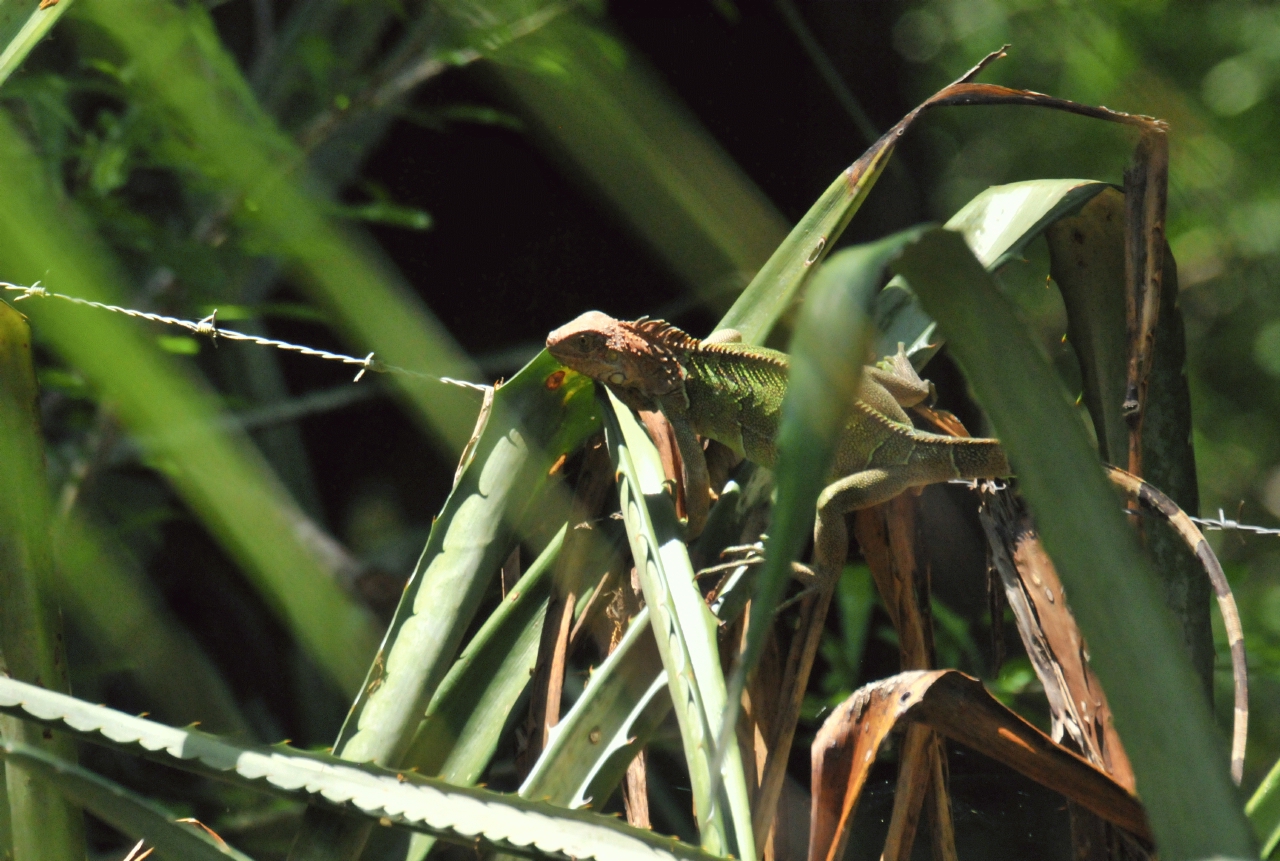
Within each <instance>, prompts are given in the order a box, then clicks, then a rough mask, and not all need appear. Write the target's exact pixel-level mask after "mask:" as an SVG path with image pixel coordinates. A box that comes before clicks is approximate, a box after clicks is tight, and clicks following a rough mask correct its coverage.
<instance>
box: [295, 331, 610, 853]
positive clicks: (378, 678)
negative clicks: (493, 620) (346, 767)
mask: <svg viewBox="0 0 1280 861" xmlns="http://www.w3.org/2000/svg"><path fill="white" fill-rule="evenodd" d="M591 391H592V384H591V380H590V379H588V378H587V377H584V376H582V375H580V374H576V373H574V372H572V371H568V370H566V369H564V368H562V367H561V366H560V364H559V363H558V362H557V361H556V360H555V359H553V358H551V355H550V354H549V353H547V352H545V351H544V352H542V353H541V354H539V355H538V356H537V357H536V358H535V359H534V360H533V361H532V362H530V363H529V364H528V365H526V366H525V367H524V368H523V369H522V370H521V371H520V372H519V373H517V374H516V375H515V376H514V377H512V379H511V380H510V382H508V383H507V384H506V385H504V386H502V387H501V388H499V389H498V390H497V391H496V392H495V393H494V396H493V408H492V411H491V413H490V414H489V416H488V417H487V419H485V420H484V422H483V427H482V428H479V429H478V430H477V436H476V438H475V443H474V445H473V446H472V447H471V448H470V449H469V451H468V454H467V457H466V459H465V461H464V464H463V466H462V468H461V469H460V471H459V474H458V478H457V481H456V483H455V485H454V488H453V491H452V492H451V493H450V494H449V498H448V499H447V500H446V501H445V504H444V507H443V509H441V512H440V514H439V516H438V517H437V518H436V520H435V523H434V524H432V527H431V535H430V537H429V538H428V539H427V546H426V548H425V549H424V550H423V553H422V557H421V558H420V559H419V560H418V564H417V566H416V567H415V569H414V572H413V574H412V576H411V577H410V579H409V583H408V585H406V586H405V591H404V594H403V595H402V596H401V598H400V604H399V606H398V607H397V609H396V613H395V616H394V618H393V619H392V621H391V626H390V628H389V629H388V630H387V635H386V637H385V639H384V640H383V643H382V646H381V647H380V649H379V650H378V654H377V656H376V657H375V658H374V661H373V665H372V667H371V668H370V669H369V675H368V677H367V679H366V681H365V684H364V687H363V688H362V689H361V692H360V695H359V697H358V698H357V699H356V701H355V704H354V705H353V706H352V707H351V712H350V713H349V714H348V715H347V719H346V722H345V723H344V724H343V727H342V731H341V733H340V734H339V736H338V741H337V743H336V744H335V745H334V752H335V753H337V754H338V755H339V756H341V757H342V758H343V759H348V760H352V761H356V762H376V763H378V764H380V765H388V766H399V765H400V764H401V763H402V762H403V757H404V756H405V754H406V752H407V751H408V749H409V746H410V744H411V743H412V742H413V738H414V734H415V732H416V731H417V729H418V725H419V723H420V722H421V721H422V718H423V715H424V714H425V713H426V711H427V708H428V706H429V705H430V703H431V700H432V698H433V697H434V696H435V693H436V689H437V686H438V685H439V684H440V683H441V681H442V680H443V679H444V677H445V674H446V673H447V672H448V670H449V668H450V665H451V664H452V662H453V659H454V657H455V655H456V654H457V652H458V648H459V647H460V646H461V643H462V637H463V635H464V634H465V633H466V630H467V628H468V626H469V625H470V624H471V620H472V618H473V617H474V615H475V612H476V610H477V608H478V607H479V604H480V601H481V599H482V598H483V597H484V592H485V590H486V588H487V587H488V584H489V582H490V580H491V578H492V575H493V574H494V573H495V572H496V571H497V570H498V569H499V567H500V566H501V565H502V562H503V560H505V559H506V558H507V556H508V555H509V554H510V552H511V548H512V546H513V545H514V543H515V542H516V541H518V540H519V538H520V531H519V530H520V526H521V524H522V521H523V520H525V517H526V513H527V511H528V510H530V509H533V511H534V516H535V518H536V519H537V520H538V521H539V525H541V524H543V523H545V522H546V521H547V520H548V519H550V518H555V517H560V518H563V517H564V516H565V511H567V509H562V508H560V507H559V506H558V505H557V504H554V503H555V499H556V497H555V496H551V497H550V499H551V502H552V504H549V505H545V504H544V505H541V506H537V505H536V504H537V503H538V502H539V501H540V500H541V501H545V500H547V499H548V496H547V493H554V492H555V491H556V490H558V489H559V486H558V485H555V484H552V485H551V486H548V481H547V479H548V474H549V473H550V472H551V468H552V466H553V464H555V462H556V461H557V460H558V458H559V457H560V456H561V455H564V454H567V453H569V452H571V451H573V450H574V449H576V448H577V447H578V446H579V445H581V443H582V441H583V440H584V439H586V438H587V437H588V436H589V435H590V434H592V433H594V432H595V431H596V430H597V429H598V428H599V418H598V416H597V412H596V407H595V402H594V399H593V398H592V397H591ZM560 522H563V520H561V521H560ZM526 525H527V524H526ZM368 829H369V825H368V823H365V822H358V821H351V820H348V819H347V818H344V817H335V816H333V815H332V814H329V813H328V812H326V811H320V810H313V811H308V813H307V815H306V818H305V820H304V824H303V826H302V828H301V829H300V831H299V838H298V840H297V841H296V842H295V844H294V848H293V857H294V858H343V857H350V856H352V855H354V854H355V853H356V852H357V851H358V850H359V848H360V847H361V846H363V844H364V841H365V839H366V838H367V836H368Z"/></svg>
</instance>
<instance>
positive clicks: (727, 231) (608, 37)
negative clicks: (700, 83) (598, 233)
mask: <svg viewBox="0 0 1280 861" xmlns="http://www.w3.org/2000/svg"><path fill="white" fill-rule="evenodd" d="M493 59H494V61H495V63H496V65H495V66H494V67H493V68H494V69H495V71H496V72H497V74H498V76H499V77H500V79H501V81H502V83H503V84H504V85H505V86H506V87H508V88H509V89H510V90H511V91H512V92H513V93H514V94H515V95H516V97H517V98H518V99H519V100H520V102H521V103H522V105H523V106H524V108H525V110H527V111H528V112H529V113H530V114H532V115H533V118H534V120H535V123H536V125H537V127H538V129H539V131H540V132H541V135H542V137H543V138H544V139H545V140H547V141H549V142H550V143H551V144H552V146H553V147H554V148H555V149H556V151H557V152H558V153H559V154H561V155H563V156H567V158H568V159H569V160H570V161H572V163H573V166H574V167H575V168H576V169H577V170H578V171H579V172H580V173H581V174H583V175H585V177H586V178H587V180H588V181H589V182H591V183H592V184H593V185H594V186H595V188H596V189H597V190H598V191H599V193H600V194H601V195H602V196H603V197H604V198H605V199H606V200H607V201H608V202H609V203H610V204H611V205H612V206H613V207H614V208H615V209H617V210H618V211H619V212H620V213H621V214H622V216H623V217H624V218H625V219H626V220H627V222H628V223H629V224H630V225H631V226H632V227H633V228H634V229H635V230H636V232H638V233H639V234H640V236H641V237H643V238H644V239H645V240H646V241H647V242H648V243H649V244H650V246H651V247H653V249H654V250H655V251H656V252H657V253H658V255H659V256H660V257H661V258H662V259H663V260H664V262H666V263H667V265H668V266H670V267H671V269H672V270H674V271H675V272H676V273H677V275H679V276H680V278H681V280H683V281H684V282H685V283H686V284H687V285H688V286H689V287H690V288H691V289H692V290H693V291H694V292H695V293H696V294H698V295H699V297H700V298H701V299H702V300H703V301H704V302H706V303H708V304H709V305H710V306H711V307H713V308H724V307H725V306H726V305H727V304H728V302H729V297H731V296H732V295H733V294H734V293H736V292H737V291H738V290H740V289H741V287H742V285H743V284H745V283H746V282H747V280H748V279H749V278H750V275H751V273H752V272H754V271H755V270H756V269H758V268H759V266H760V264H761V263H763V262H764V261H765V260H766V259H767V258H768V255H769V252H770V250H771V249H773V248H774V247H776V246H777V244H778V242H779V241H781V239H782V238H783V236H785V235H786V230H787V227H786V222H785V221H783V219H782V217H781V216H780V215H779V214H778V212H777V211H776V210H775V209H774V208H773V206H772V205H771V204H770V203H769V201H768V200H767V199H766V198H765V197H764V195H762V194H761V193H760V191H759V189H757V188H756V187H755V185H754V184H753V183H752V182H751V180H750V179H748V178H747V177H746V176H745V175H744V174H743V172H742V171H741V170H740V169H739V168H738V167H737V165H736V164H734V162H733V160H732V159H730V158H729V157H728V156H727V155H726V154H725V153H724V152H723V151H722V150H721V149H720V147H719V146H718V145H717V144H716V143H715V141H714V140H713V139H712V138H711V136H710V135H709V134H707V132H706V131H705V129H703V128H702V126H701V125H700V123H699V122H698V121H697V119H696V118H694V117H693V116H691V115H690V114H689V113H688V112H687V111H686V110H684V109H683V107H682V106H681V104H680V102H679V99H678V98H677V97H676V96H674V95H673V94H672V93H670V92H668V91H667V90H666V88H665V87H663V86H662V85H661V83H660V82H659V80H658V78H657V76H656V75H655V74H654V73H653V72H652V71H651V70H649V69H648V68H647V67H646V65H645V64H644V61H643V59H642V58H641V57H640V56H638V54H637V52H634V51H632V50H631V48H630V46H628V45H627V44H626V42H625V41H624V40H622V39H621V38H620V37H619V36H618V35H617V34H616V33H612V32H609V31H607V30H604V29H602V28H601V27H599V26H597V25H595V24H593V23H591V22H589V21H587V20H586V19H585V18H584V17H583V16H582V15H579V14H574V13H570V14H565V15H564V16H562V17H561V18H559V19H557V20H556V21H554V22H552V23H551V24H549V25H547V26H546V27H545V28H544V29H543V30H541V31H540V32H538V33H535V34H533V35H531V36H527V37H525V38H524V39H521V40H520V41H518V42H515V43H513V44H511V45H509V46H507V47H505V48H503V49H502V50H500V51H497V52H495V53H494V54H493Z"/></svg>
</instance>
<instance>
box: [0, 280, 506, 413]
mask: <svg viewBox="0 0 1280 861" xmlns="http://www.w3.org/2000/svg"><path fill="white" fill-rule="evenodd" d="M0 288H3V289H5V290H6V291H9V292H13V293H21V294H22V295H21V296H18V297H16V298H15V299H14V300H13V301H14V302H21V301H22V300H24V299H32V298H37V299H61V300H63V301H64V302H70V303H72V304H73V305H80V306H83V307H85V308H96V309H98V310H100V311H111V312H113V313H115V314H123V315H125V316H126V317H134V318H136V319H139V320H147V321H149V322H152V323H162V324H164V325H166V326H178V327H180V328H182V329H186V330H187V331H188V332H191V333H192V334H195V335H201V336H203V337H207V338H209V339H210V340H211V341H213V343H214V345H215V346H216V345H217V343H218V338H224V339H226V340H228V341H247V342H248V343H250V344H257V345H259V346H261V347H274V348H275V349H277V350H287V351H289V352H293V353H301V354H302V355H304V356H312V357H314V358H317V359H325V360H327V361H330V362H341V363H342V364H344V365H358V366H359V368H360V370H359V371H357V372H356V376H355V379H354V380H352V382H356V383H358V382H360V380H361V379H362V378H363V377H364V375H365V373H366V372H368V371H373V372H374V373H378V374H397V375H400V376H405V377H412V378H414V379H418V380H430V381H432V382H437V383H444V384H445V385H448V386H459V387H461V388H464V389H474V390H475V391H479V392H484V391H488V389H489V388H490V387H489V386H486V385H482V384H480V383H472V382H468V381H466V380H455V379H453V378H452V377H437V376H435V375H434V374H426V373H423V372H422V371H414V370H410V369H409V368H402V367H400V366H398V365H388V364H386V363H385V362H382V361H379V360H378V359H377V358H375V357H374V354H373V353H369V355H367V356H365V357H364V358H363V359H361V358H357V357H356V356H347V355H343V354H342V353H331V352H329V351H328V350H319V349H316V348H315V347H306V346H303V345H302V344H291V343H289V342H288V341H278V340H276V339H275V338H264V337H262V336H261V335H246V334H245V333H244V332H237V331H235V330H234V329H220V328H218V311H217V309H216V308H215V309H214V311H213V313H212V314H210V315H209V316H208V317H205V318H204V319H203V320H182V319H179V318H177V317H168V316H165V315H164V314H153V313H151V312H149V311H138V310H135V309H133V308H121V307H120V306H119V305H108V304H107V303H105V302H94V301H92V300H90V299H81V298H80V297H78V296H67V295H66V294H64V293H54V292H52V291H50V290H48V289H47V288H45V287H44V286H43V285H42V284H41V283H40V282H39V281H37V282H36V283H35V284H32V285H31V286H30V287H21V286H19V285H17V284H10V283H8V282H6V281H0Z"/></svg>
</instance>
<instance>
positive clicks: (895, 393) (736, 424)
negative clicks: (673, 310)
mask: <svg viewBox="0 0 1280 861" xmlns="http://www.w3.org/2000/svg"><path fill="white" fill-rule="evenodd" d="M717 336H718V337H717ZM736 336H737V333H735V332H720V333H717V335H713V336H712V337H711V338H709V339H707V340H706V341H699V340H698V339H697V338H694V337H693V336H691V335H689V334H687V333H685V332H683V331H681V330H680V329H677V328H676V327H675V326H672V325H671V324H670V323H667V322H665V321H662V320H650V319H647V318H643V317H642V318H640V319H639V320H636V321H635V322H632V323H628V322H625V321H622V320H615V319H613V318H612V317H610V316H608V315H607V314H602V313H601V312H599V311H588V312H587V313H585V314H583V315H582V316H580V317H578V318H577V319H576V320H574V321H573V322H571V323H569V324H567V325H565V326H561V327H560V328H559V329H556V330H555V331H554V332H552V333H551V334H550V335H549V336H548V337H547V350H548V351H549V352H550V353H551V355H553V356H555V357H556V358H557V359H559V360H560V362H561V363H563V364H564V365H566V366H568V367H570V368H572V369H573V370H575V371H578V372H579V373H581V374H585V375H586V376H588V377H591V378H592V379H593V380H597V381H599V382H601V383H605V384H607V385H608V386H609V387H610V388H611V389H613V391H614V392H615V393H616V394H617V395H618V396H619V398H620V399H622V400H623V401H624V402H625V403H626V404H627V405H628V406H631V407H633V408H638V409H661V410H662V413H663V415H665V416H666V418H667V420H668V421H669V422H670V423H671V427H672V430H673V431H674V433H675V438H676V443H677V445H678V447H679V449H680V460H681V461H682V464H683V473H684V474H683V476H682V477H683V479H684V490H685V505H686V509H687V511H688V518H689V532H690V534H691V535H697V534H698V533H699V532H701V530H702V525H703V522H704V521H705V519H706V513H707V507H708V498H709V494H708V485H709V479H708V476H707V467H706V460H705V458H704V456H703V451H702V446H701V444H700V443H699V442H698V437H699V436H702V437H707V438H709V439H713V440H716V441H717V442H719V443H722V444H723V445H726V446H728V447H729V448H731V449H732V450H733V451H734V453H736V454H737V455H738V456H739V457H745V458H746V459H747V460H750V461H752V462H754V463H757V464H760V465H761V466H764V467H772V466H773V465H774V463H775V461H776V460H777V454H778V449H777V436H778V424H779V421H780V419H781V415H782V399H783V397H784V396H785V395H786V393H787V376H788V370H789V359H788V357H787V355H786V354H785V353H780V352H778V351H777V350H770V349H767V348H765V347H753V346H748V345H745V344H740V343H736V342H735V341H731V340H729V339H730V338H736ZM931 392H932V388H931V386H930V385H929V384H928V383H927V382H925V381H924V380H922V379H920V377H919V376H918V375H917V374H916V372H915V369H914V368H912V367H911V363H910V362H908V361H907V359H906V356H905V355H903V354H901V353H899V355H898V356H897V357H895V358H894V359H891V360H889V361H888V362H886V363H884V366H883V367H868V368H866V369H865V373H864V374H863V376H862V384H861V388H860V390H859V393H858V399H857V401H856V402H855V403H854V405H853V411H852V415H851V417H850V419H849V422H848V424H847V425H846V426H845V430H844V433H843V435H842V436H841V438H840V442H839V444H838V445H837V447H836V457H835V463H834V464H833V465H832V470H831V474H832V476H833V477H834V478H836V479H837V481H836V482H835V484H833V485H832V487H831V488H829V489H828V491H827V493H826V494H824V497H830V498H831V500H832V501H834V502H835V504H836V505H837V507H838V508H839V509H841V511H842V512H843V511H853V510H855V509H859V508H869V507H871V506H873V505H877V504H879V503H881V502H887V501H888V500H890V499H892V498H893V497H895V496H897V495H898V494H899V493H902V492H903V491H904V490H907V489H908V488H911V487H920V486H922V485H926V484H936V483H938V482H942V481H948V480H950V479H953V478H962V479H963V478H968V479H976V478H999V477H1002V476H1007V475H1010V474H1011V470H1010V469H1009V462H1008V460H1006V458H1005V455H1004V449H1002V448H1001V447H1000V443H999V442H998V441H996V440H994V439H977V438H969V437H953V436H943V435H941V434H933V433H929V432H927V431H922V430H917V429H916V428H915V426H914V425H912V424H911V420H910V419H909V418H908V417H907V414H906V412H904V410H903V408H904V407H913V406H916V405H917V404H920V403H922V402H924V401H925V400H926V399H927V398H928V397H929V396H930V394H931Z"/></svg>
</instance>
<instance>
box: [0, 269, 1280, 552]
mask: <svg viewBox="0 0 1280 861" xmlns="http://www.w3.org/2000/svg"><path fill="white" fill-rule="evenodd" d="M0 288H3V289H4V290H5V291H7V292H10V293H21V294H22V295H21V296H18V297H17V298H15V299H14V300H13V301H14V302H21V301H23V300H24V299H33V298H35V299H61V300H62V301H64V302H70V303H71V304H73V305H80V306H82V307H85V308H96V309H98V310H100V311H110V312H112V313H114V314H123V315H124V316H126V317H133V318H135V319H139V320H147V321H149V322H151V323H161V324H163V325H165V326H177V327H179V328H181V329H186V330H187V331H188V332H191V333H192V334H194V335H200V336H203V337H207V338H209V339H210V340H211V341H214V342H216V341H217V339H218V338H225V339H226V340H228V341H245V342H247V343H250V344H257V345H258V346H261V347H273V348H275V349H277V350H286V351H288V352H293V353H298V354H300V355H303V356H311V357H313V358H316V359H324V360H326V361H330V362H340V363H342V364H344V365H355V366H357V367H359V368H360V370H359V371H357V372H356V375H355V378H354V379H353V380H352V382H356V383H358V382H360V380H361V379H362V378H363V377H364V375H365V374H366V373H367V372H370V371H372V372H373V373H375V374H399V375H401V376H406V377H412V378H413V379H418V380H429V381H431V382H437V383H443V384H444V385H447V386H459V387H461V388H464V389H471V390H473V391H479V392H485V391H488V390H489V389H490V388H492V387H491V386H486V385H483V384H481V383H472V382H469V381H467V380H457V379H454V378H453V377H440V376H436V375H434V374H427V373H424V372H422V371H414V370H411V369H409V368H402V367H400V366H399V365H388V364H387V363H385V362H381V361H379V360H378V359H377V358H376V356H375V355H374V354H373V353H369V354H368V355H367V356H365V357H364V358H363V359H361V358H359V357H357V356H348V355H345V354H343V353H333V352H330V351H329V350H321V349H317V348H316V347H308V346H305V345H303V344H293V343H290V342H289V341H280V340H277V339H275V338H266V337H263V336H261V335H247V334H245V333H244V332H237V331H235V330H234V329H222V328H219V327H218V311H217V309H216V308H215V309H214V311H213V313H212V314H210V315H209V316H207V317H205V318H204V319H202V320H183V319H181V318H179V317H169V316H167V315H165V314H155V313H152V312H150V311H139V310H137V309H134V308H122V307H120V306H119V305H110V304H108V303H106V302H95V301H93V300H92V299H82V298H80V297H79V296H68V295H66V294H65V293H55V292H53V291H52V290H49V289H47V288H46V287H44V286H43V285H41V283H40V282H39V281H37V282H36V283H35V284H32V285H31V286H30V287H23V286H21V285H18V284H10V283H9V282H7V281H0ZM950 483H952V484H966V485H970V486H972V482H969V481H965V480H962V479H956V480H953V481H952V482H950ZM1191 519H1192V521H1194V522H1195V523H1197V524H1199V525H1200V526H1203V527H1204V528H1206V529H1212V530H1215V531H1234V532H1249V533H1252V534H1254V535H1280V529H1276V528H1268V527H1266V526H1254V525H1253V524H1250V523H1240V522H1239V521H1236V520H1231V519H1229V518H1228V517H1226V515H1225V514H1224V513H1223V510H1222V509H1221V508H1219V509H1218V516H1217V517H1216V518H1206V517H1192V518H1191Z"/></svg>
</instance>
